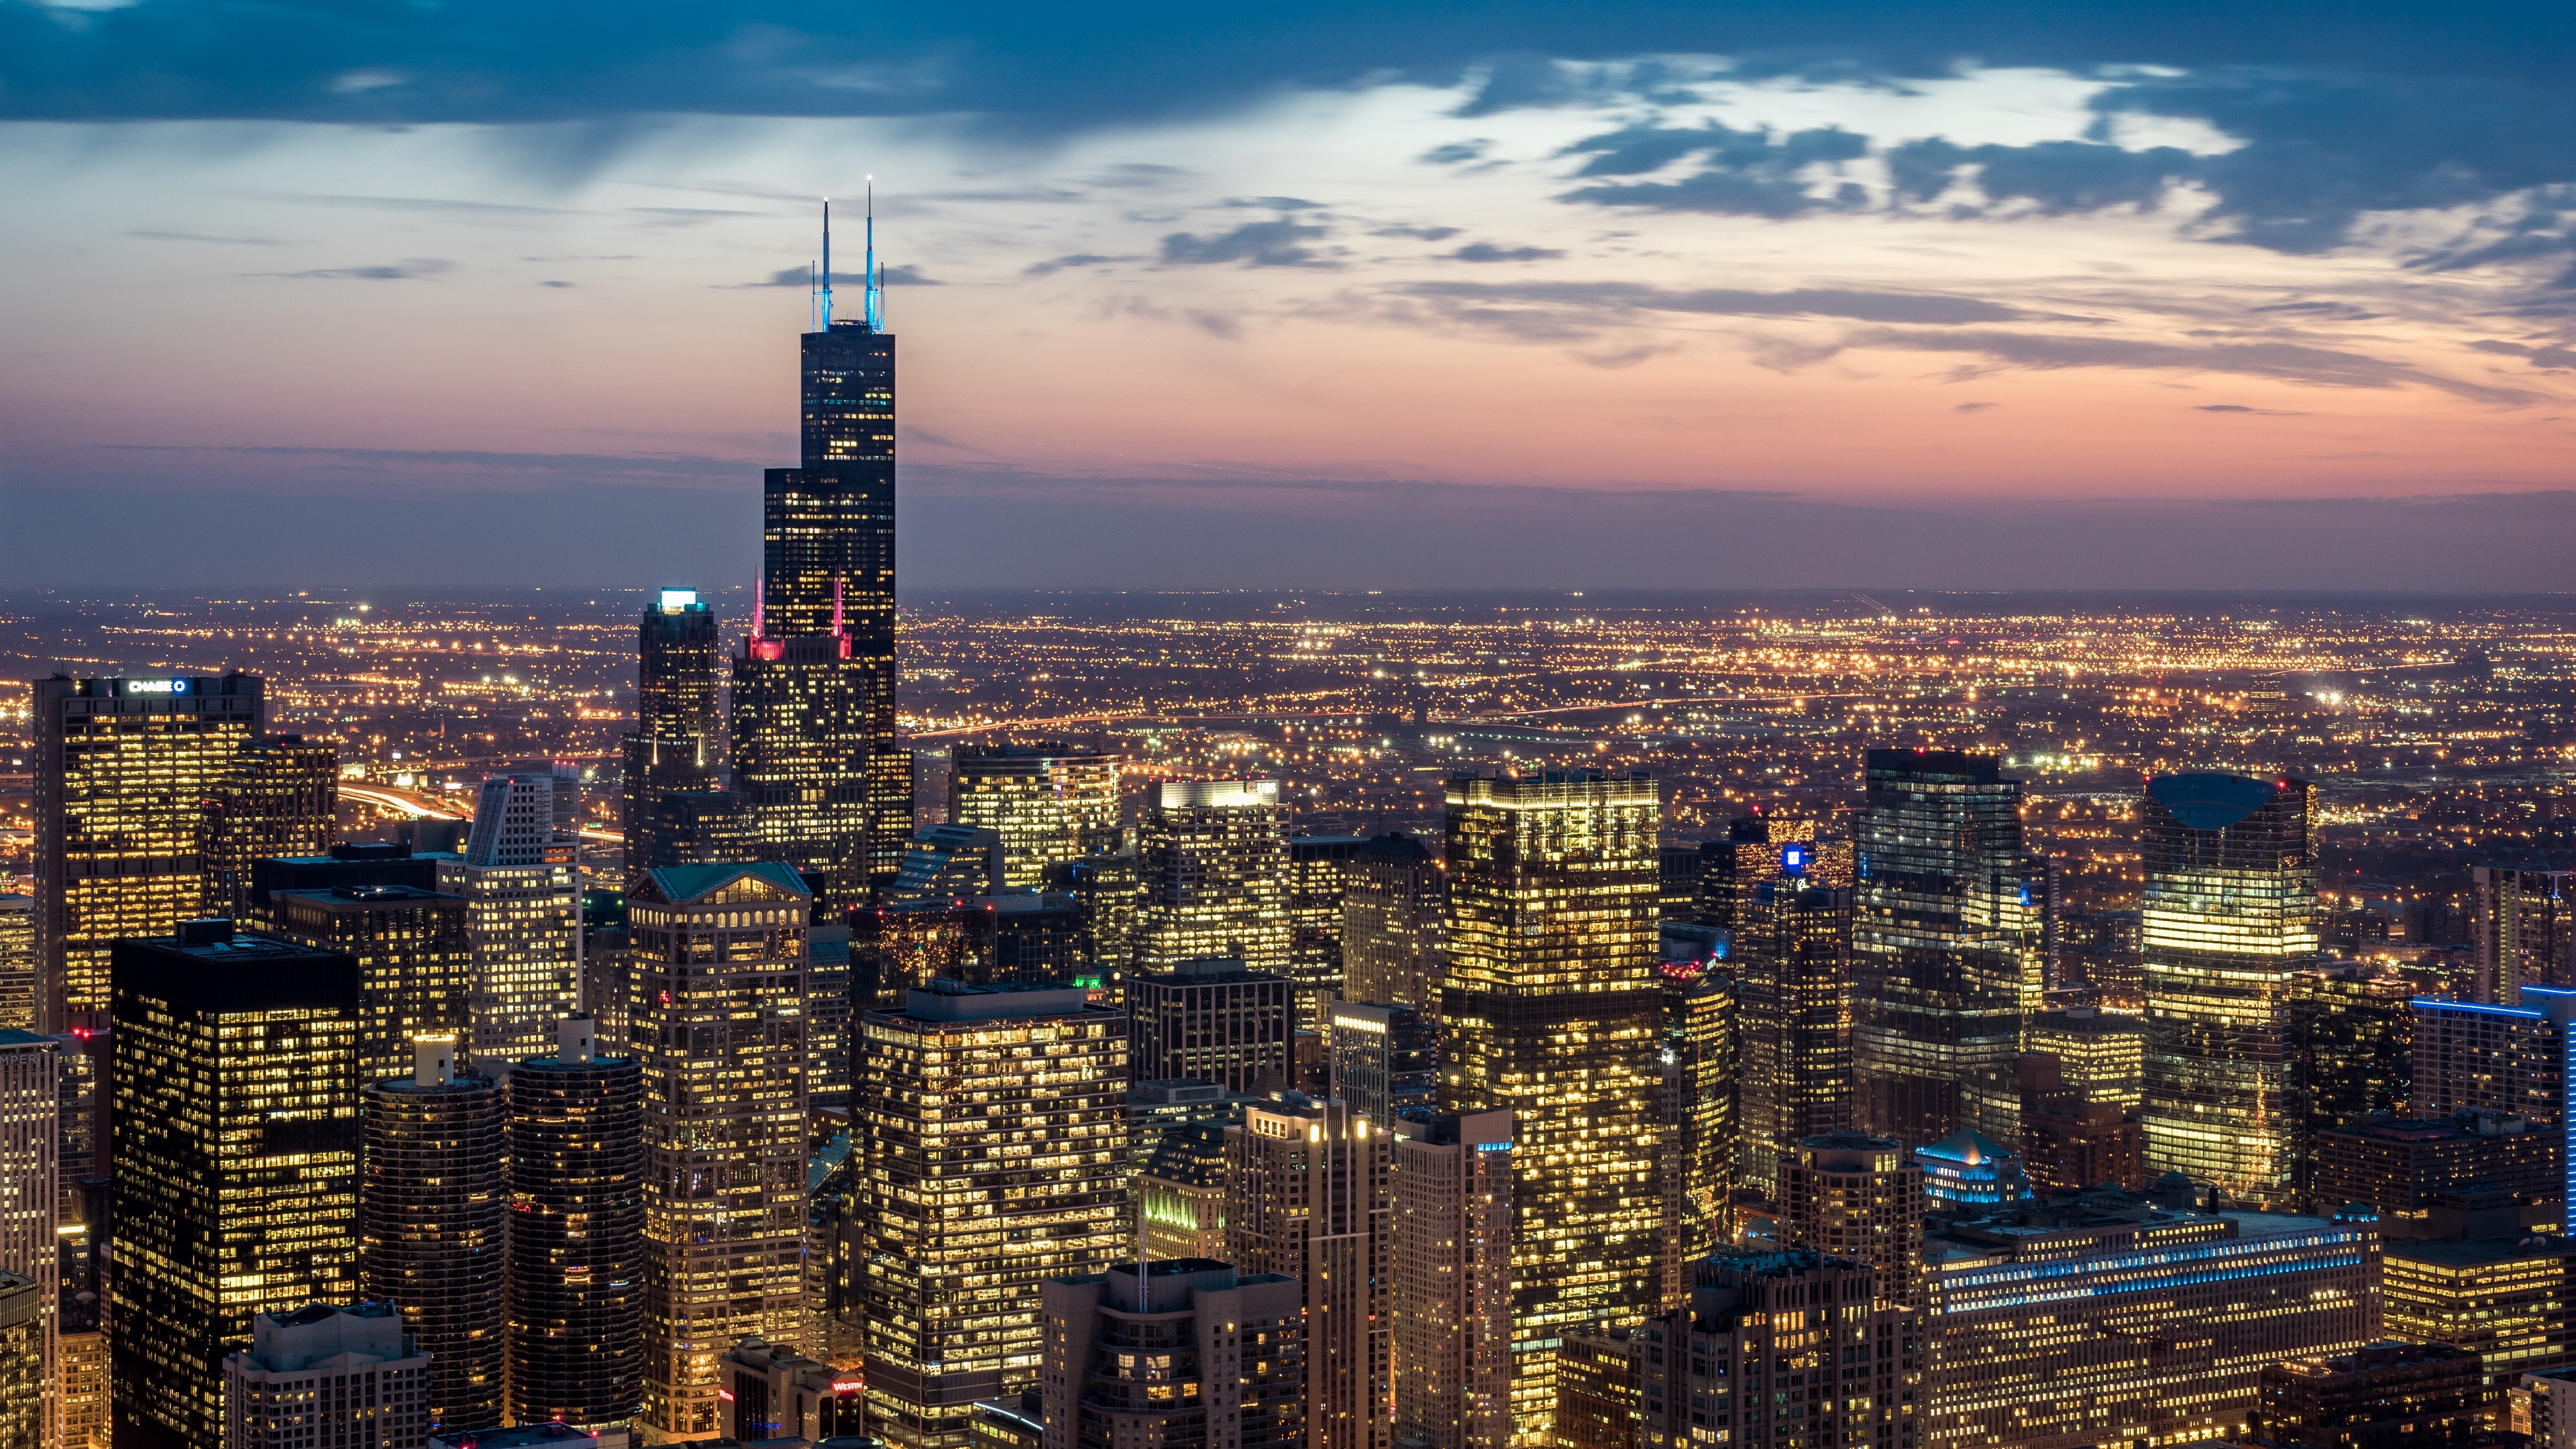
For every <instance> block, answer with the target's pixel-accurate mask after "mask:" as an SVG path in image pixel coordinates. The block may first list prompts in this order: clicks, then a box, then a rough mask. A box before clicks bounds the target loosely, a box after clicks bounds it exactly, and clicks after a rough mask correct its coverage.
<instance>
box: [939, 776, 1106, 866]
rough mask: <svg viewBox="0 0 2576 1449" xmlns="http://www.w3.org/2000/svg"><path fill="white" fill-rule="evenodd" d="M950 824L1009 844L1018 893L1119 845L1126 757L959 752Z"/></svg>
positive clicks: (1007, 860)
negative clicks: (1120, 765)
mask: <svg viewBox="0 0 2576 1449" xmlns="http://www.w3.org/2000/svg"><path fill="white" fill-rule="evenodd" d="M948 823H949V824H951V825H964V826H970V827H981V828H983V829H986V830H990V831H993V832H994V833H996V834H998V835H999V836H1000V837H1001V839H1002V860H1003V881H1002V883H1003V884H1004V885H1007V886H1009V887H1010V888H1011V889H1014V890H1020V889H1028V888H1033V887H1038V886H1044V885H1047V884H1049V882H1050V880H1051V878H1052V877H1051V876H1050V874H1049V873H1050V872H1052V871H1056V870H1058V869H1060V868H1061V867H1064V866H1067V865H1070V864H1072V863H1073V862H1074V861H1077V860H1080V859H1082V858H1083V857H1084V856H1087V855H1101V854H1105V853H1107V852H1108V851H1109V850H1111V849H1113V848H1114V847H1115V846H1116V845H1117V843H1118V757H1117V756H1116V755H1110V754H1102V753H1099V752H1096V751H1091V750H1078V749H1075V748H1073V747H1072V746H1070V745H1066V744H1031V745H1012V744H991V745H959V746H958V747H957V752H956V756H955V758H954V759H953V760H952V762H951V763H950V765H949V770H948Z"/></svg>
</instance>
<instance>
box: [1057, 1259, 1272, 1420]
mask: <svg viewBox="0 0 2576 1449" xmlns="http://www.w3.org/2000/svg"><path fill="white" fill-rule="evenodd" d="M1040 1302H1041V1310H1040V1315H1039V1322H1040V1324H1041V1325H1042V1326H1043V1331H1044V1339H1043V1343H1044V1351H1043V1352H1044V1356H1043V1358H1042V1359H1041V1360H1040V1365H1039V1367H1040V1369H1041V1373H1040V1381H1041V1386H1042V1387H1041V1392H1040V1394H1039V1404H1040V1405H1041V1407H1042V1413H1041V1416H1040V1422H1041V1423H1043V1425H1044V1426H1045V1427H1044V1429H1043V1434H1044V1438H1043V1440H1042V1443H1043V1445H1044V1449H1082V1446H1084V1445H1104V1444H1117V1445H1128V1444H1135V1445H1152V1446H1156V1449H1299V1446H1300V1445H1302V1444H1304V1443H1305V1442H1306V1436H1305V1434H1304V1432H1303V1431H1304V1428H1305V1423H1306V1410H1305V1389H1306V1365H1305V1359H1304V1352H1303V1345H1304V1341H1305V1325H1304V1323H1303V1322H1302V1315H1301V1313H1300V1312H1299V1307H1298V1296H1297V1284H1296V1283H1295V1282H1294V1281H1292V1280H1290V1279H1287V1278H1283V1277H1281V1276H1279V1275H1278V1274H1276V1273H1238V1272H1236V1271H1235V1270H1234V1268H1233V1266H1232V1265H1230V1264H1226V1263H1216V1262H1210V1261H1208V1260H1206V1259H1204V1258H1182V1259H1180V1260H1178V1261H1176V1262H1166V1263H1151V1264H1139V1263H1115V1264H1112V1265H1110V1267H1109V1270H1108V1271H1107V1272H1104V1273H1085V1274H1083V1275H1081V1276H1079V1277H1069V1278H1050V1279H1048V1280H1047V1282H1046V1285H1045V1288H1044V1290H1043V1295H1042V1297H1041V1300H1040Z"/></svg>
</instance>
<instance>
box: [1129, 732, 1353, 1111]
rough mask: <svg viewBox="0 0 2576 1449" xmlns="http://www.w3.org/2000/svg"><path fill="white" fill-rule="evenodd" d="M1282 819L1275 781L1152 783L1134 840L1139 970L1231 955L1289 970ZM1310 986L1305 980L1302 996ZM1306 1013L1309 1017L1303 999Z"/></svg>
mask: <svg viewBox="0 0 2576 1449" xmlns="http://www.w3.org/2000/svg"><path fill="white" fill-rule="evenodd" d="M1284 822H1285V812H1284V811H1282V810H1281V808H1280V805H1279V782H1278V781H1276V780H1172V781H1167V782H1165V783H1164V784H1162V785H1159V786H1157V787H1156V788H1155V792H1154V803H1153V805H1152V806H1151V807H1150V808H1149V809H1148V810H1147V811H1146V814H1145V821H1144V825H1143V827H1142V829H1141V831H1140V834H1139V841H1138V845H1137V856H1138V869H1139V872H1140V873H1141V874H1142V876H1143V877H1144V882H1145V902H1144V908H1143V910H1142V912H1141V913H1140V914H1139V917H1138V920H1137V929H1138V932H1139V934H1140V935H1141V936H1142V938H1143V939H1142V941H1141V943H1140V944H1141V949H1139V950H1138V952H1137V961H1136V967H1137V969H1138V970H1139V971H1169V970H1170V969H1172V968H1173V967H1174V966H1176V965H1178V964H1179V963H1181V962H1183V961H1188V960H1193V959H1196V958H1198V957H1204V956H1229V957H1232V958H1234V959H1235V960H1238V961H1241V962H1242V963H1243V964H1244V966H1245V967H1246V968H1247V969H1249V970H1252V971H1256V972H1261V973H1265V974H1268V975H1273V976H1285V975H1287V974H1288V968H1289V957H1290V951H1289V926H1288V888H1289V860H1288V836H1287V831H1286V829H1285V823H1284ZM1308 989H1309V988H1307V987H1306V986H1305V985H1304V984H1302V983H1301V986H1300V993H1301V995H1303V994H1305V993H1306V992H1307V990H1308ZM1299 1019H1300V1020H1306V1019H1310V1018H1309V1014H1308V1013H1306V1012H1305V1011H1304V1010H1303V1007H1302V1004H1301V1009H1300V1016H1299ZM1173 1075H1198V1074H1196V1073H1174V1074H1173Z"/></svg>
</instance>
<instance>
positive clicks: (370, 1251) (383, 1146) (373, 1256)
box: [358, 1034, 510, 1433]
mask: <svg viewBox="0 0 2576 1449" xmlns="http://www.w3.org/2000/svg"><path fill="white" fill-rule="evenodd" d="M456 1049H457V1039H456V1037H455V1036H454V1035H452V1034H450V1035H439V1036H421V1037H416V1038H414V1039H413V1045H412V1051H413V1070H412V1073H411V1075H409V1076H404V1077H391V1078H386V1079H383V1080H379V1081H374V1082H370V1083H368V1084H367V1086H366V1087H365V1088H364V1089H363V1090H362V1091H361V1092H360V1093H359V1099H360V1113H361V1116H362V1118H363V1120H364V1123H365V1130H366V1154H365V1156H364V1157H363V1158H362V1159H361V1161H362V1164H363V1166H362V1170H361V1172H360V1176H359V1179H358V1251H359V1260H358V1261H359V1279H360V1282H361V1283H363V1284H364V1286H365V1292H366V1296H367V1298H368V1299H369V1300H371V1301H373V1302H378V1303H392V1304H396V1305H399V1306H400V1308H401V1310H402V1316H403V1326H404V1328H405V1330H406V1331H407V1332H408V1333H409V1335H410V1336H411V1338H412V1339H413V1340H414V1341H415V1342H416V1343H417V1344H418V1345H419V1347H420V1351H421V1352H422V1353H424V1354H427V1355H428V1356H429V1363H430V1372H429V1381H428V1387H429V1397H428V1401H427V1407H428V1411H429V1412H428V1421H427V1422H428V1425H429V1427H430V1428H431V1429H432V1430H435V1431H437V1432H440V1433H446V1432H449V1431H452V1430H458V1429H497V1428H500V1427H501V1426H502V1424H503V1423H505V1422H506V1420H505V1419H504V1417H503V1404H502V1392H501V1390H502V1375H503V1371H504V1366H505V1364H506V1362H507V1357H506V1352H505V1344H504V1341H503V1332H502V1329H503V1324H504V1323H505V1321H506V1318H505V1315H504V1312H503V1309H502V1291H503V1284H504V1281H505V1274H504V1273H503V1271H502V1270H503V1265H504V1263H505V1261H506V1255H505V1253H504V1251H503V1245H502V1238H501V1234H502V1228H503V1225H504V1223H505V1222H506V1221H507V1220H508V1218H509V1215H510V1213H509V1208H510V1192H509V1180H508V1174H507V1171H506V1167H507V1164H506V1162H505V1160H504V1152H503V1148H502V1136H501V1128H502V1117H503V1113H502V1100H501V1092H500V1089H499V1088H497V1087H496V1086H494V1085H493V1083H492V1082H491V1080H490V1079H488V1078H484V1077H475V1076H460V1075H459V1074H458V1072H457V1061H456Z"/></svg>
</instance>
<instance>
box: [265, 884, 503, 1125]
mask: <svg viewBox="0 0 2576 1449" xmlns="http://www.w3.org/2000/svg"><path fill="white" fill-rule="evenodd" d="M460 874H461V873H460ZM472 904H473V903H472V902H469V901H467V900H466V899H465V898H464V897H462V896H449V895H441V894H439V893H438V892H436V891H425V890H418V889H415V888H413V887H411V886H399V885H375V886H339V887H335V888H333V889H329V890H305V891H298V890H281V891H271V892H269V893H268V904H267V906H266V908H265V909H266V911H267V913H268V915H269V917H270V919H272V920H273V921H275V922H276V926H275V934H276V935H278V936H279V937H280V938H282V939H285V940H289V941H294V942H296V943H298V944H300V945H305V946H311V947H314V948H316V949H318V950H324V951H342V952H346V953H347V954H349V955H351V956H354V957H356V958H357V961H358V973H359V979H360V991H361V993H362V994H363V995H364V997H365V1001H366V1005H365V1008H364V1025H363V1026H362V1027H361V1028H360V1031H359V1034H358V1076H359V1079H360V1080H362V1081H369V1082H374V1081H381V1080H383V1079H385V1078H387V1077H391V1076H396V1075H399V1074H401V1073H402V1072H404V1071H405V1070H407V1069H409V1068H410V1066H411V1065H412V1049H411V1043H412V1039H413V1038H414V1037H417V1036H422V1035H450V1036H454V1037H455V1038H456V1039H457V1041H458V1043H459V1044H460V1045H462V1044H463V1043H466V1042H470V1041H471V1040H473V1031H474V1016H473V1011H472V1005H473V1000H474V935H473V931H472V928H471V920H472V917H471V910H472ZM487 904H488V903H487Z"/></svg>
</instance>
